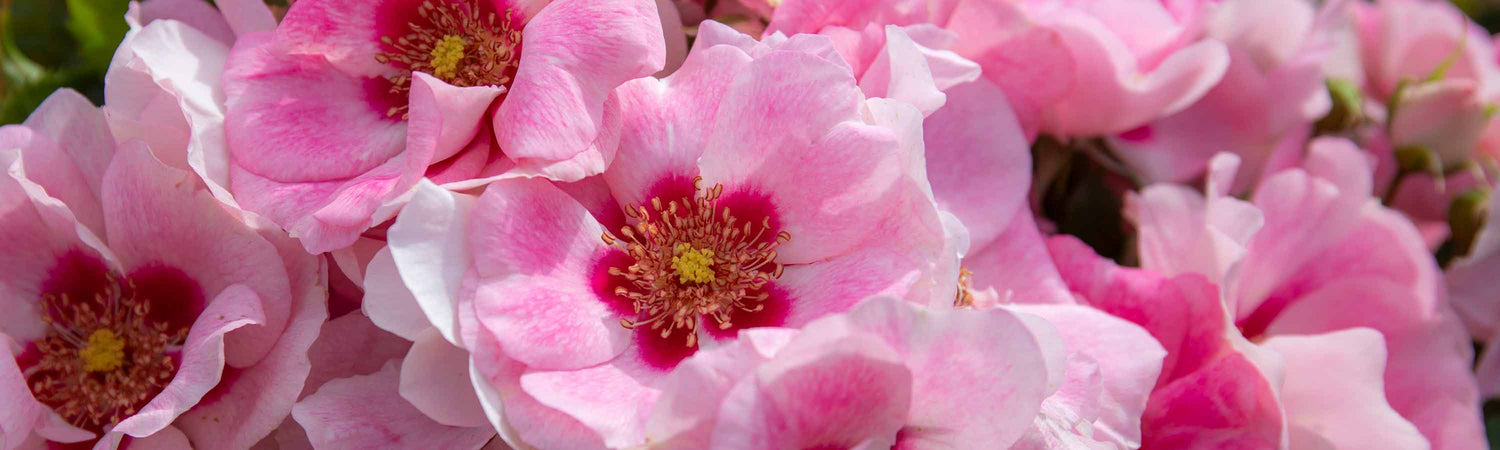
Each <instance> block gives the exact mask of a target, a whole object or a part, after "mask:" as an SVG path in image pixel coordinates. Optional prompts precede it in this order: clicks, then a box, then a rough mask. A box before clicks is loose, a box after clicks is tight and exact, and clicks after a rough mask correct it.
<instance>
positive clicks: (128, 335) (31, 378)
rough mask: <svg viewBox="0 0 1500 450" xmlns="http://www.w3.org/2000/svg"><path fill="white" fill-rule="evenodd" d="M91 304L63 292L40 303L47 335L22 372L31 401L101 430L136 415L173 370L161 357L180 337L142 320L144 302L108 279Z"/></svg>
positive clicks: (182, 334) (148, 310) (77, 423)
mask: <svg viewBox="0 0 1500 450" xmlns="http://www.w3.org/2000/svg"><path fill="white" fill-rule="evenodd" d="M108 278H109V283H108V285H107V287H106V288H105V289H103V291H102V292H98V293H96V294H95V295H94V298H92V299H75V298H70V297H69V296H68V295H67V294H61V295H47V296H44V297H43V298H42V302H41V307H42V311H43V312H44V313H43V315H42V321H43V322H44V323H46V324H47V325H48V330H47V335H46V336H45V337H43V338H42V339H40V340H38V341H36V347H37V350H38V351H39V353H40V354H41V358H40V360H39V361H38V362H37V364H36V365H35V366H32V367H30V368H28V369H27V370H26V376H27V380H28V382H29V384H30V387H31V392H32V394H33V395H34V396H35V397H36V399H37V400H38V401H40V402H42V403H44V404H46V405H48V406H50V407H52V408H53V410H54V411H56V412H57V413H58V415H60V416H62V418H63V419H65V420H67V421H68V423H71V424H73V425H75V426H78V427H80V428H83V429H86V430H100V429H103V428H104V427H105V426H107V425H111V424H114V423H118V422H119V421H120V420H123V419H124V418H126V417H128V416H130V415H132V414H135V413H136V411H138V410H139V409H140V407H141V406H144V405H145V404H146V403H147V402H148V401H149V400H150V399H151V397H154V396H155V395H156V394H157V393H159V392H161V390H162V389H163V388H165V387H166V385H167V382H169V381H171V379H172V376H173V375H174V374H175V373H176V372H177V367H176V363H175V362H174V361H173V358H172V357H171V356H169V355H167V351H168V350H177V349H178V348H179V347H180V346H181V344H182V342H183V340H184V339H185V338H186V337H187V331H188V330H187V329H186V328H182V327H179V328H178V329H171V326H169V325H168V324H166V323H159V322H157V321H154V320H151V319H150V318H149V316H150V313H151V308H150V303H149V302H147V301H145V299H142V298H138V297H136V295H135V294H134V291H135V289H134V287H133V286H129V285H128V283H126V285H123V286H122V283H121V282H120V281H119V279H118V278H116V277H115V276H114V275H112V274H111V275H109V276H108Z"/></svg>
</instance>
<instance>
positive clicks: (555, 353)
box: [475, 275, 635, 370]
mask: <svg viewBox="0 0 1500 450" xmlns="http://www.w3.org/2000/svg"><path fill="white" fill-rule="evenodd" d="M582 281H583V280H580V279H574V278H551V277H532V276H524V275H516V276H512V277H508V278H505V279H500V280H496V281H490V282H485V283H484V284H483V285H481V286H480V287H479V291H478V293H477V294H476V296H475V302H476V303H475V312H476V314H477V315H478V317H479V321H480V323H481V324H482V325H483V326H484V327H485V329H487V330H488V331H489V333H490V334H492V335H494V337H495V339H497V340H498V341H500V344H501V346H502V347H503V348H504V349H505V353H506V355H508V356H510V357H512V358H515V359H516V360H518V361H521V362H523V363H526V364H527V365H528V366H531V367H535V368H538V369H562V370H571V369H582V368H584V367H588V366H592V365H595V364H599V363H602V362H604V361H608V360H609V359H611V358H613V357H614V356H615V355H618V354H620V352H623V351H625V347H626V345H627V344H629V343H630V342H631V341H632V340H633V338H634V334H635V332H633V331H632V330H628V329H626V328H625V327H622V326H620V319H619V317H618V316H617V315H616V313H615V312H614V311H613V310H611V309H610V307H609V305H606V304H605V303H604V302H603V301H601V300H600V299H599V297H598V295H597V294H595V293H594V292H593V290H592V289H590V288H589V286H588V285H587V284H586V283H584V282H582Z"/></svg>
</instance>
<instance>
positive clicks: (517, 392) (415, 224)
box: [365, 35, 953, 447]
mask: <svg viewBox="0 0 1500 450" xmlns="http://www.w3.org/2000/svg"><path fill="white" fill-rule="evenodd" d="M737 38H738V39H746V40H748V39H750V38H749V37H748V36H743V35H739V36H737ZM695 45H697V47H696V48H695V49H694V51H693V52H692V53H691V54H690V55H689V57H688V59H687V61H686V62H685V64H684V65H683V67H682V68H681V69H679V70H678V71H677V72H675V73H673V74H672V75H671V76H669V77H667V78H665V79H660V80H658V79H650V78H648V79H638V80H634V81H631V82H629V83H626V84H625V85H624V86H622V87H621V88H620V89H619V90H618V91H617V92H616V95H617V96H618V97H619V98H620V102H621V104H622V112H623V113H624V114H623V117H622V123H623V130H622V133H621V136H620V153H619V155H618V157H617V158H616V159H615V161H614V163H613V164H612V165H611V166H610V168H609V169H608V170H607V171H605V172H604V173H603V174H601V175H600V176H598V177H594V178H589V179H585V180H583V181H581V182H578V183H566V184H553V183H552V182H549V181H546V180H542V179H535V178H532V179H505V180H500V181H497V182H495V183H493V184H490V185H489V186H487V187H486V189H485V191H484V193H483V195H481V196H479V197H478V198H473V197H470V196H466V195H458V194H452V193H448V192H445V191H443V190H441V189H437V188H436V187H435V186H433V185H431V184H428V183H423V184H420V185H419V187H418V189H417V193H416V194H415V195H414V197H413V201H412V203H411V204H410V205H408V208H407V210H405V211H403V213H402V214H401V215H400V216H399V217H398V218H397V220H396V222H395V225H393V226H392V227H391V230H390V233H389V235H388V236H389V241H390V246H389V251H388V253H389V254H390V259H385V258H382V257H380V256H377V258H376V259H375V261H374V262H372V263H371V266H370V267H371V268H370V270H369V273H368V274H367V276H366V277H365V280H366V286H367V291H368V292H371V293H375V292H377V290H376V289H371V288H370V286H371V283H374V282H377V281H376V280H378V279H381V278H389V276H388V275H387V276H379V275H377V274H381V273H385V274H398V275H399V278H398V279H399V281H401V282H403V284H404V285H405V287H406V288H407V289H406V291H407V292H409V293H410V294H409V297H408V298H406V299H394V298H387V297H386V296H378V297H371V296H367V298H366V302H365V309H366V311H367V312H369V313H370V316H371V318H372V320H373V321H374V322H375V323H376V324H377V325H380V326H382V327H384V328H386V329H389V330H392V331H393V332H396V333H397V334H401V335H403V336H411V337H414V338H422V336H420V335H421V334H423V333H429V332H428V331H426V330H432V331H431V332H430V334H428V336H429V337H426V338H424V339H428V340H431V341H432V342H433V345H432V346H433V347H442V348H448V349H451V351H447V352H446V353H443V354H444V355H450V356H453V355H456V357H457V358H456V360H457V361H459V362H460V364H459V365H458V367H457V368H456V369H457V370H449V372H450V375H447V377H453V376H464V375H467V373H465V372H463V370H462V368H463V361H466V360H467V361H470V363H469V366H470V372H471V373H473V374H474V376H475V379H474V383H472V385H473V386H475V395H478V396H479V397H480V398H479V401H475V402H473V403H472V405H474V406H475V409H481V408H482V409H483V413H481V414H479V416H480V417H481V418H488V419H489V421H490V423H492V424H493V425H494V426H495V427H496V428H497V429H499V430H500V432H501V436H502V437H504V438H505V439H506V440H507V441H508V442H511V443H512V444H513V445H522V444H525V445H532V446H537V447H555V446H572V447H579V446H582V447H600V446H611V447H618V446H630V445H638V444H641V443H643V442H644V440H645V422H646V419H647V417H648V415H649V413H650V411H651V408H652V405H653V404H654V403H655V400H656V398H657V397H658V396H659V395H660V389H661V388H662V386H661V383H663V382H664V381H663V380H664V379H665V378H666V376H667V374H668V373H669V372H670V371H671V370H672V369H673V368H674V367H676V366H677V365H678V363H679V362H680V361H682V360H683V359H684V358H686V357H688V356H690V355H692V354H694V353H695V352H696V351H697V350H698V349H700V348H710V347H713V346H716V345H719V342H720V341H722V340H730V339H733V338H734V337H735V336H736V335H737V333H738V331H739V330H741V329H747V328H756V327H785V328H799V327H801V326H802V325H804V324H806V323H808V322H810V321H812V320H814V319H817V318H818V317H822V316H824V315H827V314H833V313H838V312H842V311H846V310H848V309H849V308H851V307H853V306H854V304H856V303H857V302H858V301H859V300H862V299H864V298H867V297H869V296H871V295H876V294H882V293H884V294H891V295H897V296H904V295H907V294H909V293H921V294H922V295H931V293H932V292H936V291H939V290H942V289H944V288H946V289H947V291H946V292H952V290H951V289H952V284H953V280H952V279H950V278H946V277H943V278H941V279H939V278H938V277H934V276H933V275H932V274H933V273H934V272H935V271H936V268H937V267H938V266H940V265H942V264H943V263H941V262H940V261H939V260H940V259H941V256H942V252H941V248H942V244H943V229H942V224H941V221H940V219H939V216H938V211H937V209H936V206H935V205H934V204H933V202H932V200H931V197H930V194H929V192H930V187H928V186H927V182H926V177H925V176H924V175H923V173H922V172H921V170H922V164H921V161H922V158H921V152H922V142H921V138H920V133H919V132H918V131H919V130H920V126H921V125H920V124H921V120H922V117H921V114H920V112H919V111H918V110H917V109H916V108H914V107H912V106H910V105H906V104H903V103H899V102H893V101H888V100H884V99H866V98H864V97H863V96H862V95H861V94H860V91H859V88H858V86H857V85H856V84H855V79H854V76H853V74H852V73H851V72H850V69H849V66H848V65H847V64H846V63H845V62H844V61H843V59H842V58H841V57H840V56H839V55H838V53H837V52H836V51H835V49H834V45H833V42H832V41H830V40H829V39H827V38H826V37H821V36H815V35H803V36H794V37H792V38H789V39H786V40H785V41H783V42H778V43H776V44H775V45H768V46H766V47H755V48H752V49H751V50H750V51H746V50H745V49H744V47H742V46H738V45H716V44H714V43H713V42H711V41H710V40H699V41H697V43H696V44H695ZM891 236H900V239H892V238H891ZM948 264H951V262H950V263H948ZM401 311H406V312H401ZM424 319H425V320H424ZM397 330H400V331H397ZM418 345H421V342H420V341H419V342H418ZM410 358H411V357H410V356H409V357H408V361H410ZM414 366H415V365H414V364H403V366H402V370H403V371H405V370H408V369H407V368H408V367H414ZM429 379H440V378H439V376H438V375H432V376H431V378H429ZM450 384H451V383H450ZM415 389H419V387H413V388H412V390H415ZM430 389H431V390H443V389H450V388H447V387H431V388H430ZM405 391H406V389H405V386H403V394H404V396H405V397H406V398H407V399H408V400H413V398H414V397H417V395H413V394H411V393H408V392H405ZM419 403H422V402H421V401H420V400H413V404H416V405H417V406H418V407H419V408H421V409H423V410H424V411H425V412H427V414H428V415H429V416H433V417H434V418H437V417H438V416H439V415H444V414H449V413H448V412H446V411H443V410H442V408H430V409H429V408H426V407H424V406H423V405H422V404H419ZM501 404H503V405H504V407H503V408H500V406H499V405H501ZM473 417H474V416H473V415H469V416H464V417H463V419H471V418H473ZM459 419H460V417H451V418H449V420H452V421H451V422H444V423H460V422H459V421H458V420H459ZM439 421H440V422H442V421H443V419H440V420H439ZM469 423H471V422H469Z"/></svg>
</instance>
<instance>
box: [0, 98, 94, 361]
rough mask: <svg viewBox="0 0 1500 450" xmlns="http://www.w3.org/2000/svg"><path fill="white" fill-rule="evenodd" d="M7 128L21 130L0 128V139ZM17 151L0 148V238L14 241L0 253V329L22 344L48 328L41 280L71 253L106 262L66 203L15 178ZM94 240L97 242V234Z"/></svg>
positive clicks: (45, 280) (54, 273)
mask: <svg viewBox="0 0 1500 450" xmlns="http://www.w3.org/2000/svg"><path fill="white" fill-rule="evenodd" d="M10 131H23V132H24V131H25V130H24V129H20V128H16V127H5V128H0V139H4V138H5V135H6V134H7V133H8V132H10ZM0 142H8V141H0ZM20 155H21V152H19V151H16V150H7V151H0V166H4V167H5V168H6V169H8V170H7V171H8V172H9V174H7V176H3V177H0V239H6V240H7V242H13V243H15V244H14V245H11V246H10V247H9V248H8V249H7V251H5V252H0V269H3V273H4V274H5V275H4V281H3V282H0V308H3V309H4V310H5V311H8V313H7V314H4V315H0V333H4V334H8V335H10V337H12V338H15V339H17V340H18V341H20V342H23V343H24V342H29V341H32V340H35V339H39V338H41V337H42V336H44V335H45V334H46V332H47V326H46V325H45V324H44V323H42V321H41V320H40V315H39V314H40V313H39V311H38V308H39V307H38V303H39V302H40V301H41V299H42V295H43V290H44V289H47V288H45V287H44V284H45V283H48V282H49V280H51V279H54V278H55V277H56V276H57V273H58V271H60V270H65V269H62V268H60V264H64V263H66V262H69V261H71V260H72V259H73V258H80V259H88V260H91V261H94V262H95V263H96V264H97V265H98V266H101V267H102V266H105V265H106V264H107V263H105V260H104V259H103V258H102V257H101V256H99V255H100V252H99V251H97V250H94V249H93V246H91V245H88V244H86V243H85V240H84V239H81V236H80V234H79V233H80V232H84V233H87V235H92V233H88V232H86V231H84V228H83V226H82V225H81V224H79V223H77V222H76V221H75V220H74V219H73V217H71V215H70V214H68V210H67V207H66V206H64V205H62V204H61V203H60V202H58V201H57V200H56V199H52V198H50V197H46V193H45V192H44V191H43V189H42V188H41V187H40V186H37V185H36V184H35V183H31V182H30V181H28V180H26V179H24V178H17V176H18V175H23V174H24V170H22V169H21V166H23V165H24V162H23V161H20V160H19V157H20ZM93 240H94V241H96V242H97V238H94V239H93ZM99 245H100V246H101V247H102V244H99Z"/></svg>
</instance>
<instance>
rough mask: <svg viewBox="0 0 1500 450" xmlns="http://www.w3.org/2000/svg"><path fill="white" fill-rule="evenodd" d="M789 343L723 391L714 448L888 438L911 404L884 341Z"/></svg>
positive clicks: (907, 374)
mask: <svg viewBox="0 0 1500 450" xmlns="http://www.w3.org/2000/svg"><path fill="white" fill-rule="evenodd" d="M795 345H796V344H789V345H788V347H787V348H786V349H784V352H789V353H788V354H786V356H784V357H780V358H776V359H773V360H771V361H769V362H767V363H765V364H763V365H761V366H760V367H759V368H758V369H757V370H756V373H755V376H754V377H746V378H745V379H742V380H741V381H740V382H739V384H738V385H737V386H735V387H734V388H733V389H732V390H730V392H729V394H728V396H727V397H726V398H725V399H724V404H723V406H722V407H721V408H720V410H719V420H718V424H717V425H716V427H715V430H714V438H713V439H714V448H725V449H730V448H746V449H749V448H765V447H768V446H775V445H777V444H780V445H790V446H792V447H795V448H816V447H819V446H827V447H831V448H850V447H855V446H858V445H860V444H865V443H867V442H871V441H873V442H876V443H879V442H885V443H891V442H894V440H895V439H896V432H897V431H899V430H900V428H901V426H902V424H903V423H904V422H905V419H906V415H907V410H908V407H909V405H910V404H911V403H912V398H913V392H912V388H913V387H912V382H913V380H912V373H911V371H909V370H908V369H907V368H906V366H905V365H904V364H902V363H901V360H900V357H899V356H898V355H897V354H896V353H895V352H894V351H893V350H892V349H891V348H890V347H889V346H886V345H883V344H882V343H881V341H880V339H878V338H875V337H873V336H869V335H852V336H847V337H845V338H843V339H839V340H835V341H832V342H823V343H821V345H811V346H805V347H802V348H794V346H795ZM869 392H880V393H882V395H878V396H875V395H868V393H869ZM919 398H920V397H919Z"/></svg>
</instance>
